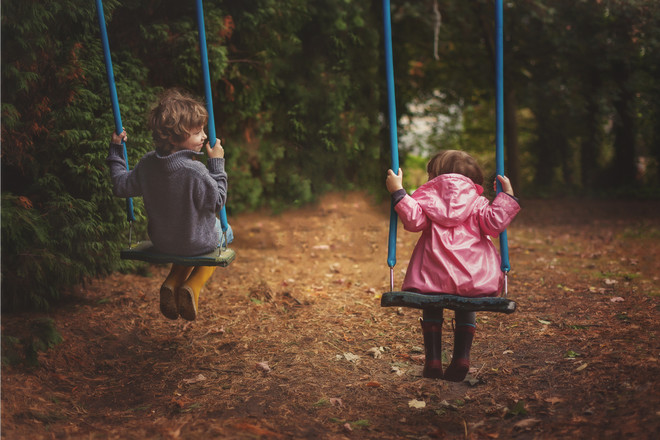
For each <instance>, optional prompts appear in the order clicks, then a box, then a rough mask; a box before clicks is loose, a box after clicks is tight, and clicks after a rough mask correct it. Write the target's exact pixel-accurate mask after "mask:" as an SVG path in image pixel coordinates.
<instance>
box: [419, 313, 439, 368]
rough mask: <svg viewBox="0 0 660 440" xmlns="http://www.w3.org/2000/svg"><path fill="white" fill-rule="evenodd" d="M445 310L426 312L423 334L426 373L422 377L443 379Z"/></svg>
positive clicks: (423, 319)
mask: <svg viewBox="0 0 660 440" xmlns="http://www.w3.org/2000/svg"><path fill="white" fill-rule="evenodd" d="M442 313H443V310H442V309H440V310H424V312H423V315H422V316H423V318H422V333H423V334H424V354H425V359H424V371H423V372H422V376H424V377H428V378H431V379H442V322H443V317H442Z"/></svg>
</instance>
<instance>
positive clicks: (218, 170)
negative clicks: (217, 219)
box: [206, 157, 227, 211]
mask: <svg viewBox="0 0 660 440" xmlns="http://www.w3.org/2000/svg"><path fill="white" fill-rule="evenodd" d="M206 167H207V168H208V170H209V175H210V176H211V178H212V179H213V180H215V183H216V191H215V197H214V203H216V211H219V210H220V209H221V208H222V207H223V206H225V204H226V203H227V172H226V171H225V159H224V157H209V159H208V160H207V162H206Z"/></svg>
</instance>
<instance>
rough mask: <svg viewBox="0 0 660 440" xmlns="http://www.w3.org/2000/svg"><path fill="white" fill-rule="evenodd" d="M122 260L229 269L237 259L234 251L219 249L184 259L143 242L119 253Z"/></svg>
mask: <svg viewBox="0 0 660 440" xmlns="http://www.w3.org/2000/svg"><path fill="white" fill-rule="evenodd" d="M119 256H120V257H121V259H122V260H139V261H146V262H148V263H174V264H178V265H181V266H222V267H227V266H229V264H230V263H231V262H232V261H234V258H236V252H234V250H233V249H229V248H224V249H223V248H222V247H219V248H217V249H216V250H214V251H212V252H209V253H208V254H203V255H195V256H192V257H184V256H181V255H172V254H164V253H162V252H158V251H157V250H156V249H154V245H153V244H152V243H151V242H150V241H141V242H139V243H138V244H136V245H135V246H133V247H131V248H129V249H122V251H121V252H120V253H119Z"/></svg>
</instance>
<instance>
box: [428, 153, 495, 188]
mask: <svg viewBox="0 0 660 440" xmlns="http://www.w3.org/2000/svg"><path fill="white" fill-rule="evenodd" d="M426 172H427V173H428V175H429V180H431V179H434V178H436V177H438V176H439V175H441V174H450V173H455V174H462V175H463V176H466V177H468V178H470V180H472V181H473V182H474V183H476V184H477V185H483V183H484V172H483V171H482V170H481V167H480V166H479V164H478V163H477V161H476V160H475V158H474V157H472V156H470V155H469V154H467V153H466V152H465V151H460V150H443V151H440V152H439V153H437V154H436V155H435V156H433V157H432V158H431V160H430V161H429V163H428V165H427V166H426Z"/></svg>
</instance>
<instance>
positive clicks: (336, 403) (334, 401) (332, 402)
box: [330, 397, 344, 406]
mask: <svg viewBox="0 0 660 440" xmlns="http://www.w3.org/2000/svg"><path fill="white" fill-rule="evenodd" d="M330 405H332V406H343V405H344V402H342V401H341V399H338V398H336V397H331V398H330Z"/></svg>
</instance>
